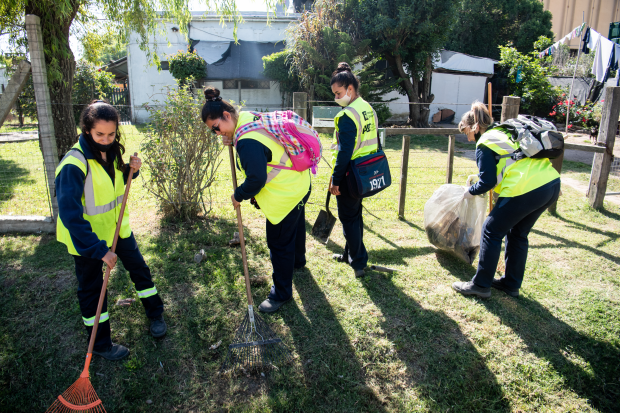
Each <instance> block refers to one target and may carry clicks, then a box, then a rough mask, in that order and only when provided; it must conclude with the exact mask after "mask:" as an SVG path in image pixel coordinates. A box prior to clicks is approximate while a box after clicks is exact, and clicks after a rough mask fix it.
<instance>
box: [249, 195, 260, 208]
mask: <svg viewBox="0 0 620 413" xmlns="http://www.w3.org/2000/svg"><path fill="white" fill-rule="evenodd" d="M250 204H252V205H254V208H256V209H260V205H258V202H256V198H254V197H252V199H250Z"/></svg>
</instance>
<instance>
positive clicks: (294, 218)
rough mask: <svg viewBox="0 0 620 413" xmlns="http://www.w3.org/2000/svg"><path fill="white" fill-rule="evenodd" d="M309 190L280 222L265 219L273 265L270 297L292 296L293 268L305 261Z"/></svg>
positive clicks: (286, 298) (283, 297)
mask: <svg viewBox="0 0 620 413" xmlns="http://www.w3.org/2000/svg"><path fill="white" fill-rule="evenodd" d="M309 197H310V190H308V193H307V194H306V196H305V197H304V199H302V200H301V201H300V202H299V204H298V205H296V206H295V208H293V210H292V211H291V212H289V213H288V215H287V216H286V217H284V219H283V220H282V221H280V223H278V224H276V225H274V224H272V223H271V222H269V220H267V247H269V257H270V258H271V265H272V267H273V274H272V275H271V277H272V279H273V285H272V286H271V292H270V293H269V296H268V297H269V298H270V299H272V300H274V301H286V300H288V299H289V298H291V297H292V296H293V270H294V269H296V268H301V267H303V266H304V265H306V207H305V205H306V201H308V198H309Z"/></svg>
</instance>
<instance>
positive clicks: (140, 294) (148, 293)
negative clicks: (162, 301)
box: [136, 287, 157, 298]
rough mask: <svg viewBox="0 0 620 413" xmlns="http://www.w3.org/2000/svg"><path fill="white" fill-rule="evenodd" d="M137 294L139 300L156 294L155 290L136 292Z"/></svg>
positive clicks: (148, 289)
mask: <svg viewBox="0 0 620 413" xmlns="http://www.w3.org/2000/svg"><path fill="white" fill-rule="evenodd" d="M136 292H137V293H138V297H140V298H148V297H151V296H153V295H155V294H157V288H155V287H153V288H147V289H146V290H142V291H136Z"/></svg>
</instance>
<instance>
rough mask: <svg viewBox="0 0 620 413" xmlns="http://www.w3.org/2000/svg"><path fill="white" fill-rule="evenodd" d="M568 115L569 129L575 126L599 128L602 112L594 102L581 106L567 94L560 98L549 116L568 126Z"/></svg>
mask: <svg viewBox="0 0 620 413" xmlns="http://www.w3.org/2000/svg"><path fill="white" fill-rule="evenodd" d="M567 114H568V117H569V118H568V119H569V123H568V127H569V129H570V128H571V127H572V126H573V125H574V126H581V127H584V128H598V125H599V122H600V120H601V119H600V111H597V107H596V105H595V104H593V103H592V102H589V101H588V102H586V104H585V105H579V103H578V102H576V101H575V100H572V99H567V98H566V93H562V94H561V95H560V96H558V99H557V102H556V104H555V105H553V107H552V108H551V112H550V113H549V116H550V117H552V118H553V119H554V120H555V121H556V122H557V123H560V124H566V115H567Z"/></svg>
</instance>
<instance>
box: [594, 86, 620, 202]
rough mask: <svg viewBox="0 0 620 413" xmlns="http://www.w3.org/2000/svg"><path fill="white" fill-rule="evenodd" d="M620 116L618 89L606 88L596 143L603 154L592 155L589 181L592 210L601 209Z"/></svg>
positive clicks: (619, 92) (619, 89) (619, 91)
mask: <svg viewBox="0 0 620 413" xmlns="http://www.w3.org/2000/svg"><path fill="white" fill-rule="evenodd" d="M619 114H620V87H618V86H616V87H608V88H607V89H606V92H605V105H604V106H603V116H602V119H601V124H600V127H599V133H598V138H597V140H596V143H597V144H599V145H601V146H605V149H606V152H605V153H596V154H594V162H593V163H592V176H591V179H590V188H589V201H590V206H592V208H601V207H602V206H603V200H604V199H605V192H606V191H607V178H609V171H610V169H611V162H612V159H613V151H614V143H615V141H616V130H617V129H618V115H619Z"/></svg>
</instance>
